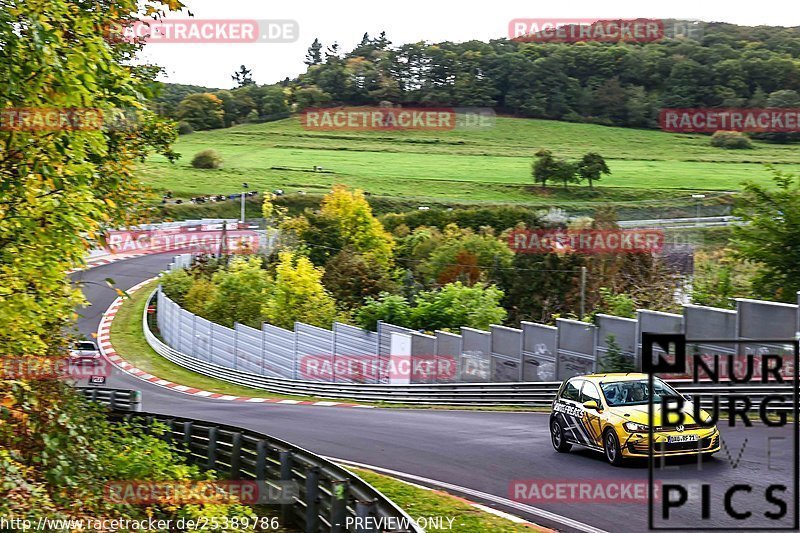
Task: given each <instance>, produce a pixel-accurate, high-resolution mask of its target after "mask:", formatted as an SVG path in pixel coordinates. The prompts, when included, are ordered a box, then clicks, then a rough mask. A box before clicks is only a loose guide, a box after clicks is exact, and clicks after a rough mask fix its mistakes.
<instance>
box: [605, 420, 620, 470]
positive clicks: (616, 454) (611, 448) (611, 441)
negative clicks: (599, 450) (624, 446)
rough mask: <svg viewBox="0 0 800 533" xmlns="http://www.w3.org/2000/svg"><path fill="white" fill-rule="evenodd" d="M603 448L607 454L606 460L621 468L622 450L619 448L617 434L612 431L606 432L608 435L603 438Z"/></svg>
mask: <svg viewBox="0 0 800 533" xmlns="http://www.w3.org/2000/svg"><path fill="white" fill-rule="evenodd" d="M603 448H604V450H605V452H606V459H608V462H609V463H611V464H612V465H614V466H619V465H621V464H622V450H620V448H619V440H618V439H617V434H616V433H614V432H613V431H612V430H610V429H609V430H608V431H606V435H605V437H604V438H603Z"/></svg>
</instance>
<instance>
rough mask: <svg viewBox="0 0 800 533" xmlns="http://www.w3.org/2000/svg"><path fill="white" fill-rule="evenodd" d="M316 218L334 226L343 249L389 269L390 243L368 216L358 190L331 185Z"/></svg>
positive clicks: (369, 215) (366, 208) (391, 245)
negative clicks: (345, 248) (343, 245)
mask: <svg viewBox="0 0 800 533" xmlns="http://www.w3.org/2000/svg"><path fill="white" fill-rule="evenodd" d="M320 214H321V215H322V216H325V217H329V218H330V219H331V220H333V221H334V222H335V223H336V225H337V227H338V228H339V234H340V235H341V238H342V240H343V242H344V243H345V244H346V245H350V246H352V247H353V249H354V250H356V251H357V252H359V253H361V254H362V255H364V257H365V258H368V260H370V261H372V262H374V263H375V264H377V265H380V266H381V267H383V268H389V267H390V266H391V265H392V263H393V260H394V258H393V250H394V244H395V243H394V239H393V238H392V236H391V234H390V233H389V232H387V231H386V230H385V229H384V228H383V225H382V224H381V223H380V221H379V220H378V219H377V218H376V217H375V216H374V215H373V214H372V208H371V207H370V205H369V202H367V200H366V198H364V192H363V191H362V190H360V189H354V190H352V191H351V190H349V189H348V188H347V187H345V186H344V185H335V186H334V187H333V190H332V191H331V192H330V193H329V194H327V195H326V196H325V198H323V199H322V207H321V209H320Z"/></svg>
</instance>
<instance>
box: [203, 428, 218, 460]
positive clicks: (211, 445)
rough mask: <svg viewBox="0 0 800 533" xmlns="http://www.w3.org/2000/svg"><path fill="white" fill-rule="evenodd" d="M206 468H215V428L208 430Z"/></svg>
mask: <svg viewBox="0 0 800 533" xmlns="http://www.w3.org/2000/svg"><path fill="white" fill-rule="evenodd" d="M206 466H207V468H208V469H209V470H214V468H215V467H216V466H217V428H215V427H211V428H208V463H207V465H206Z"/></svg>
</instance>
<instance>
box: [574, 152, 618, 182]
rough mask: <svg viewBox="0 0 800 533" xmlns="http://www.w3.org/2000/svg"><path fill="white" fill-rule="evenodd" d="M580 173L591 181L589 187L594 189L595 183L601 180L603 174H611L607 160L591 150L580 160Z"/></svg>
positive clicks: (583, 177)
mask: <svg viewBox="0 0 800 533" xmlns="http://www.w3.org/2000/svg"><path fill="white" fill-rule="evenodd" d="M577 168H578V175H579V176H580V177H581V178H582V179H585V180H588V181H589V188H590V189H593V188H594V187H593V183H594V182H595V181H600V177H601V175H602V174H611V170H609V168H608V165H606V160H605V159H603V156H601V155H600V154H598V153H596V152H589V153H588V154H585V155H584V156H583V158H581V160H580V161H579V162H578V167H577Z"/></svg>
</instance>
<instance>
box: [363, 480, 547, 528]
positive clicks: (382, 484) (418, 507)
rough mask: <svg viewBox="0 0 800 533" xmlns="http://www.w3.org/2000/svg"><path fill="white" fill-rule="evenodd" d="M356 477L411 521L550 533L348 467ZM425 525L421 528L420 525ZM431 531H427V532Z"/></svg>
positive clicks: (442, 496)
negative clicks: (441, 520)
mask: <svg viewBox="0 0 800 533" xmlns="http://www.w3.org/2000/svg"><path fill="white" fill-rule="evenodd" d="M347 469H348V470H352V471H353V472H355V473H356V474H358V475H359V476H360V477H361V478H362V479H364V481H366V482H367V483H370V484H371V485H372V486H373V487H375V488H376V489H378V490H379V491H381V492H382V493H383V494H385V495H386V496H387V497H388V498H389V499H390V500H392V501H393V502H394V503H396V504H397V505H399V506H400V507H401V508H402V509H403V510H404V511H405V512H407V513H408V514H409V515H410V516H411V518H413V519H414V520H417V519H418V518H421V517H424V518H430V519H433V520H436V519H443V527H444V528H445V529H447V530H448V531H454V532H462V533H467V532H470V533H472V532H474V531H492V532H494V533H517V532H523V531H524V532H526V533H531V532H536V531H549V530H548V529H540V528H535V527H531V526H528V525H523V524H516V523H514V522H512V521H511V520H508V519H506V518H502V517H500V516H495V515H493V514H491V513H488V512H486V511H484V510H482V509H480V508H479V507H474V506H473V505H470V504H469V503H467V502H465V501H464V500H462V499H461V498H456V497H455V496H451V495H449V494H447V493H444V492H441V491H435V490H428V489H425V488H422V487H419V486H417V485H412V484H410V483H407V482H405V481H400V480H398V479H395V478H393V477H389V476H385V475H383V474H376V473H375V472H372V471H370V470H364V469H361V468H354V467H349V466H348V467H347ZM448 518H452V519H454V520H453V522H452V529H448V527H449V526H448V520H447V519H448ZM420 525H424V524H420ZM433 529H434V528H428V531H431V530H433Z"/></svg>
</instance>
